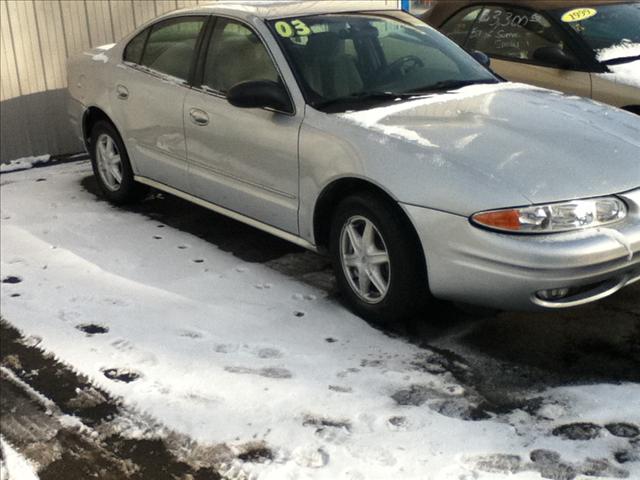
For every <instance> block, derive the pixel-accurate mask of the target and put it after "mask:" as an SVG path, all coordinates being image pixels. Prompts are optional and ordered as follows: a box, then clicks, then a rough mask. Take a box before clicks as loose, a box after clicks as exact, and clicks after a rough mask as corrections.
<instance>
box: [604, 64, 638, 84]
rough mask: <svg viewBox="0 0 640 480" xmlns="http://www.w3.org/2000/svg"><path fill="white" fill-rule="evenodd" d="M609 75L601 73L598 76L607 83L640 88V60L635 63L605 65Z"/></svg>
mask: <svg viewBox="0 0 640 480" xmlns="http://www.w3.org/2000/svg"><path fill="white" fill-rule="evenodd" d="M607 68H608V69H609V70H611V73H602V74H600V76H601V77H602V78H605V79H607V80H609V81H612V82H615V83H620V84H622V85H629V86H631V87H636V88H640V60H636V61H635V62H628V63H620V64H618V65H607Z"/></svg>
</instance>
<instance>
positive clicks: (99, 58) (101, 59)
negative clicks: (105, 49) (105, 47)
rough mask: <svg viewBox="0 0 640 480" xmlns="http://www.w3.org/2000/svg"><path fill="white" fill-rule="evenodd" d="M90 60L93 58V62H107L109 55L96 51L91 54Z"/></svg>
mask: <svg viewBox="0 0 640 480" xmlns="http://www.w3.org/2000/svg"><path fill="white" fill-rule="evenodd" d="M91 60H93V61H94V62H102V63H107V62H108V61H109V57H107V56H106V55H105V54H104V53H98V54H96V55H93V56H92V57H91Z"/></svg>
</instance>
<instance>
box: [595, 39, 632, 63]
mask: <svg viewBox="0 0 640 480" xmlns="http://www.w3.org/2000/svg"><path fill="white" fill-rule="evenodd" d="M638 55H640V43H632V42H622V43H619V44H617V45H613V46H611V47H609V48H603V49H602V50H596V58H597V59H598V61H600V62H606V61H608V60H614V59H616V58H626V57H637V56H638Z"/></svg>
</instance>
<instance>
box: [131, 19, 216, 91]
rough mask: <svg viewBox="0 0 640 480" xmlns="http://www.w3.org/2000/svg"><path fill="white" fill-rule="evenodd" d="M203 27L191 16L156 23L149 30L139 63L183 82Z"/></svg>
mask: <svg viewBox="0 0 640 480" xmlns="http://www.w3.org/2000/svg"><path fill="white" fill-rule="evenodd" d="M203 25H204V19H203V18H194V17H183V18H176V19H170V20H166V21H164V22H160V23H157V24H156V25H154V26H153V27H152V28H151V33H150V34H149V39H148V40H147V44H146V46H145V48H144V53H143V54H142V61H141V62H140V64H141V65H144V66H145V67H149V68H151V69H153V70H155V71H157V72H160V73H164V74H167V75H171V76H172V77H176V78H179V79H181V80H186V79H187V78H188V77H189V70H190V68H191V64H192V61H193V55H194V53H195V49H196V41H197V40H198V36H199V35H200V31H201V30H202V27H203Z"/></svg>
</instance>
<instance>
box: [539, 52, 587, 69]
mask: <svg viewBox="0 0 640 480" xmlns="http://www.w3.org/2000/svg"><path fill="white" fill-rule="evenodd" d="M533 59H534V60H537V61H539V62H542V63H544V64H547V65H551V66H553V67H556V68H562V69H569V70H570V69H572V68H576V67H577V66H578V61H577V60H576V59H575V58H574V57H573V56H571V55H569V54H568V53H567V52H565V51H564V50H562V49H561V48H560V47H541V48H539V49H537V50H536V51H535V52H533Z"/></svg>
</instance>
